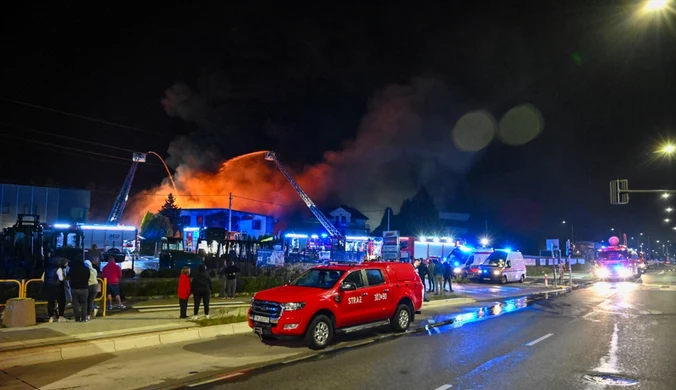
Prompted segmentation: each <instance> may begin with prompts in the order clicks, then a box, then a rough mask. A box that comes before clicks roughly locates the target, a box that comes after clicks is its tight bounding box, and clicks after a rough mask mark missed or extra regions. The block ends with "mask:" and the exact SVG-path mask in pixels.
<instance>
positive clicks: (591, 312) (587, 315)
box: [582, 311, 596, 319]
mask: <svg viewBox="0 0 676 390" xmlns="http://www.w3.org/2000/svg"><path fill="white" fill-rule="evenodd" d="M594 313H596V311H590V312H589V313H587V314H585V315H583V316H582V318H585V319H586V318H587V317H589V316H590V315H592V314H594Z"/></svg>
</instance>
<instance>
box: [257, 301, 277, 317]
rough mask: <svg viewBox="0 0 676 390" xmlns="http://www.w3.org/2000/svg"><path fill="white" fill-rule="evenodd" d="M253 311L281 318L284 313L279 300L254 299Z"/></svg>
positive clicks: (260, 314)
mask: <svg viewBox="0 0 676 390" xmlns="http://www.w3.org/2000/svg"><path fill="white" fill-rule="evenodd" d="M251 313H252V314H255V315H259V316H265V317H270V318H279V317H280V316H281V315H282V305H280V304H279V303H277V302H270V301H257V300H254V301H253V303H252V304H251Z"/></svg>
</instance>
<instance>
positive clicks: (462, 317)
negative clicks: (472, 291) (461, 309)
mask: <svg viewBox="0 0 676 390" xmlns="http://www.w3.org/2000/svg"><path fill="white" fill-rule="evenodd" d="M476 319H477V314H476V313H464V314H460V315H457V316H455V321H456V322H462V321H471V320H476Z"/></svg>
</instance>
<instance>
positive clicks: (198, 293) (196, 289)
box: [190, 263, 212, 320]
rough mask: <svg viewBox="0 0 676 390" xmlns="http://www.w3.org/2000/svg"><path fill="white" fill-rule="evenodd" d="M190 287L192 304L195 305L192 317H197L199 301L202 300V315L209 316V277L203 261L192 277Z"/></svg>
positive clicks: (194, 318)
mask: <svg viewBox="0 0 676 390" xmlns="http://www.w3.org/2000/svg"><path fill="white" fill-rule="evenodd" d="M190 287H191V290H192V299H193V306H195V307H194V311H193V316H192V319H193V320H196V319H197V314H199V312H200V302H202V301H204V315H205V316H206V317H207V318H209V300H210V298H211V290H212V289H211V278H210V277H209V273H208V272H207V266H206V265H205V264H204V263H202V264H200V268H199V270H198V271H197V274H195V276H194V277H193V278H192V285H191V286H190Z"/></svg>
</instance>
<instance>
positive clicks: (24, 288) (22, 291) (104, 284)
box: [0, 278, 108, 317]
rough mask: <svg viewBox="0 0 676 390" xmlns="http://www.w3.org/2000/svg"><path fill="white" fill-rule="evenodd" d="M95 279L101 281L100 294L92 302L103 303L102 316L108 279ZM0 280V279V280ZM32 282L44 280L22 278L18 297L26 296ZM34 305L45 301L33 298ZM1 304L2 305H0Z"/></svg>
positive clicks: (105, 307) (105, 305)
mask: <svg viewBox="0 0 676 390" xmlns="http://www.w3.org/2000/svg"><path fill="white" fill-rule="evenodd" d="M96 280H97V281H99V282H101V296H100V297H99V296H98V293H97V298H96V299H94V302H99V301H102V304H103V313H102V314H101V315H102V316H103V317H105V316H106V313H107V309H108V305H107V304H106V303H107V298H108V279H106V278H96ZM13 281H14V282H17V283H19V281H18V280H13ZM0 282H2V280H0ZM33 282H44V281H43V280H42V279H29V280H23V281H21V282H20V283H19V285H20V286H19V294H20V295H19V298H26V297H27V296H26V295H27V293H28V285H29V284H30V283H33ZM35 304H36V305H46V304H47V301H38V300H35ZM0 306H2V305H0Z"/></svg>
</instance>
